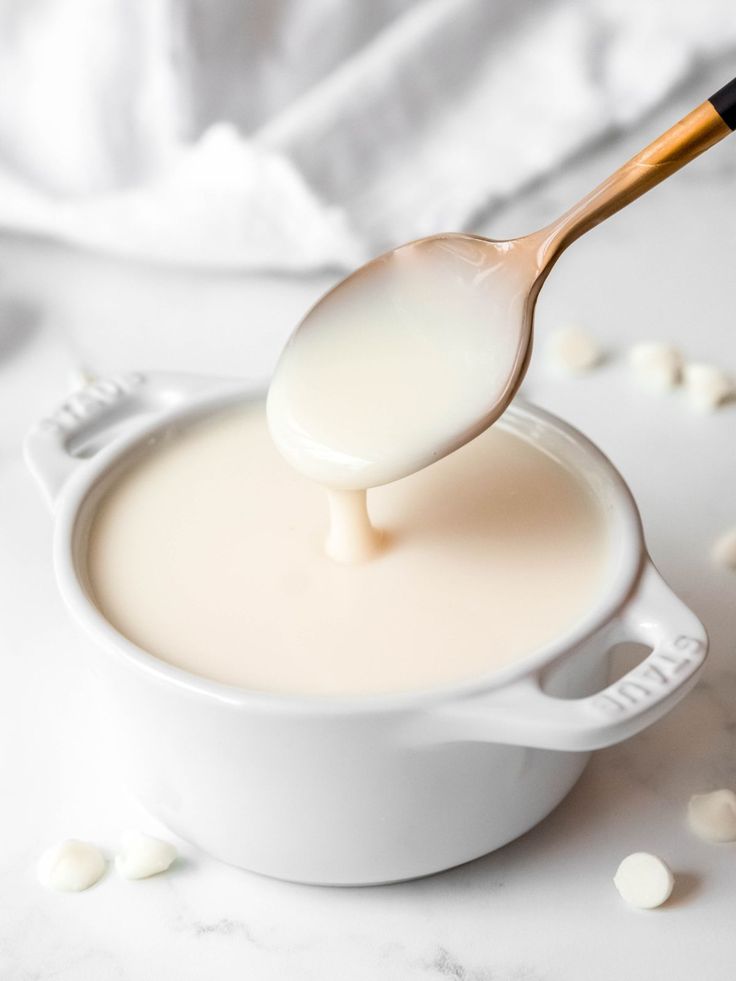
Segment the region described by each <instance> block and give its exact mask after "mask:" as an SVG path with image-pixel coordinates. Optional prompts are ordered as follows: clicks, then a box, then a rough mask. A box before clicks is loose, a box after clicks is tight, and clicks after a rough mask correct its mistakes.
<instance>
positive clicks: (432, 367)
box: [268, 235, 537, 489]
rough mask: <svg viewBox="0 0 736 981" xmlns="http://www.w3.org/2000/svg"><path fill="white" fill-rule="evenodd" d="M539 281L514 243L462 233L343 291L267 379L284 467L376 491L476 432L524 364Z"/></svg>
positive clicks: (427, 244)
mask: <svg viewBox="0 0 736 981" xmlns="http://www.w3.org/2000/svg"><path fill="white" fill-rule="evenodd" d="M536 272H537V265H536V253H535V252H534V251H533V250H532V249H531V248H529V247H527V248H526V249H525V248H524V247H523V246H522V245H521V244H520V242H519V241H517V242H502V243H491V242H485V241H479V240H475V239H473V238H472V237H468V236H459V235H458V236H447V237H441V238H438V239H431V240H425V241H420V242H416V243H412V244H410V245H406V246H403V247H402V248H400V249H397V250H396V251H395V252H392V253H389V254H387V255H386V256H383V257H381V258H379V259H376V260H375V261H374V262H372V263H369V264H368V265H367V266H365V267H364V268H363V269H361V270H359V271H358V272H357V273H355V274H354V275H353V276H352V277H350V278H349V279H348V280H346V281H345V282H344V283H342V284H340V285H339V286H338V287H337V289H335V290H334V291H333V292H331V293H328V294H327V295H326V296H325V297H323V298H322V299H321V300H320V301H319V302H318V303H317V304H316V305H315V307H314V308H313V309H312V310H311V311H310V313H309V314H308V315H307V317H306V318H305V319H304V321H303V323H302V325H301V326H300V327H299V329H298V330H297V331H296V332H295V333H294V335H293V336H292V338H291V340H290V341H289V343H288V344H287V346H286V348H285V349H284V352H283V353H282V355H281V359H280V361H279V363H278V366H277V368H276V372H275V374H274V377H273V380H272V382H271V386H270V389H269V393H268V418H269V425H270V428H271V433H272V435H273V438H274V442H275V443H276V445H277V447H278V448H279V450H280V452H281V453H282V454H283V456H284V457H285V459H286V460H288V462H289V463H290V464H291V465H292V466H293V467H295V469H297V470H298V471H300V473H303V474H305V475H306V476H307V477H310V478H311V479H312V480H315V481H317V482H318V483H321V484H324V485H326V486H328V487H336V488H347V489H357V488H369V487H375V486H379V485H381V484H386V483H389V482H390V481H393V480H396V479H398V478H400V477H404V476H406V475H408V474H411V473H414V472H415V471H416V470H419V469H420V468H421V467H425V466H427V465H428V464H430V463H433V462H435V461H436V460H437V459H439V458H441V457H443V456H445V455H446V454H447V453H449V452H451V451H452V450H454V449H455V448H456V447H457V446H459V445H461V444H462V443H464V442H467V440H468V439H470V438H472V436H474V435H477V433H479V432H481V431H482V430H483V429H485V428H486V427H487V426H488V425H489V424H490V423H491V422H492V421H493V420H494V419H495V418H496V417H497V415H498V414H499V411H500V409H501V408H502V403H503V404H505V403H504V398H505V394H506V393H507V392H508V390H509V386H510V384H511V383H512V382H513V381H514V379H516V378H517V374H518V370H519V366H520V365H523V364H524V363H525V358H526V354H527V350H528V344H529V339H530V334H529V324H528V323H527V319H526V318H527V313H528V307H527V301H528V298H529V291H530V289H531V286H532V283H533V282H534V279H535V277H536ZM494 407H495V409H496V411H494Z"/></svg>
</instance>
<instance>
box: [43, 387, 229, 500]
mask: <svg viewBox="0 0 736 981" xmlns="http://www.w3.org/2000/svg"><path fill="white" fill-rule="evenodd" d="M227 384H228V383H227V382H226V381H225V380H224V379H216V378H214V379H213V378H207V377H200V376H199V375H187V374H173V373H172V374H168V373H166V372H161V373H151V374H141V373H133V374H127V375H113V376H110V377H107V378H96V379H94V380H93V381H91V382H89V384H88V385H86V386H85V387H84V388H82V389H80V390H79V391H78V392H74V393H73V394H72V395H70V396H69V398H68V399H67V400H66V401H65V402H64V403H63V404H62V405H61V406H59V408H58V409H56V411H55V412H53V413H52V414H51V415H50V416H47V417H46V418H45V419H42V420H41V422H39V423H38V424H37V425H36V426H35V427H34V428H33V429H32V430H31V431H30V432H29V433H28V435H27V436H26V439H25V443H24V453H25V458H26V462H27V464H28V467H29V469H30V470H31V473H32V474H33V475H34V476H35V478H36V480H37V481H38V482H39V484H40V485H41V489H42V490H43V492H44V495H45V497H46V500H47V502H48V504H49V506H50V507H51V508H52V509H54V507H55V505H56V498H57V496H58V494H59V491H60V490H61V488H62V487H63V486H64V484H65V483H66V482H67V480H68V478H69V477H70V476H71V475H72V474H73V473H74V471H75V470H78V469H79V468H80V467H83V466H84V465H85V463H87V462H88V461H89V460H90V459H92V458H93V457H94V456H95V455H96V453H97V452H98V451H99V450H100V449H102V448H103V447H105V446H107V445H109V444H110V443H111V442H112V441H114V440H116V439H117V438H120V437H121V435H123V434H125V433H127V432H128V431H129V430H130V429H131V427H132V426H133V425H134V424H135V423H136V422H140V423H145V422H146V420H148V419H150V418H151V417H152V416H156V415H160V414H162V413H164V412H165V411H167V410H168V409H171V408H174V407H175V406H178V405H180V404H181V403H182V402H184V401H189V400H193V399H194V398H195V397H196V396H198V395H202V394H207V393H209V392H211V391H212V390H213V388H214V389H216V390H220V389H222V390H223V391H225V390H226V385H227Z"/></svg>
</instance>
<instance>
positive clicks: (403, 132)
mask: <svg viewBox="0 0 736 981" xmlns="http://www.w3.org/2000/svg"><path fill="white" fill-rule="evenodd" d="M735 45H736V14H735V12H734V7H733V3H732V2H731V0H698V2H697V3H695V2H692V0H0V226H5V227H9V228H22V229H26V230H31V231H37V232H42V233H47V234H49V235H52V236H57V237H60V238H63V239H68V240H70V241H73V242H77V243H82V244H86V245H90V246H92V247H98V248H100V249H102V250H105V251H109V252H113V253H121V254H127V255H134V256H138V257H144V258H155V259H158V260H163V261H167V262H177V263H178V262H183V263H189V264H196V265H202V266H208V267H213V266H214V267H229V268H233V267H234V268H267V269H292V270H294V269H300V270H306V269H315V268H320V267H324V266H329V267H343V268H344V267H350V266H352V265H355V264H356V263H357V262H359V261H360V260H361V259H364V258H366V257H367V256H369V255H372V254H375V253H376V252H377V251H380V250H382V249H384V248H386V247H388V246H393V245H396V244H398V243H399V242H401V241H405V240H408V239H411V238H414V237H417V236H420V235H423V234H428V233H433V232H438V231H445V230H459V229H464V228H472V227H473V225H474V223H476V222H477V220H478V216H479V215H481V214H482V213H483V212H485V211H487V209H488V208H489V207H491V206H494V205H498V204H499V203H502V202H504V201H506V200H508V199H509V198H510V197H512V196H513V195H515V194H517V193H518V192H519V191H520V190H521V189H523V188H524V187H526V186H528V185H529V184H530V182H532V181H535V180H538V179H540V178H542V177H543V176H544V175H545V174H548V173H549V172H550V171H551V170H553V169H554V168H555V167H557V166H559V165H560V164H561V163H563V162H564V161H567V160H569V159H571V158H572V157H573V156H574V155H575V154H577V153H579V152H580V151H581V150H583V149H585V148H586V147H589V146H591V145H592V144H594V143H595V142H596V141H600V140H601V139H603V138H605V137H608V136H611V135H613V134H615V133H616V132H617V131H620V130H621V129H622V128H626V127H628V126H631V124H632V123H634V122H636V121H638V120H640V119H641V118H642V117H643V116H644V115H645V114H646V113H648V112H650V111H651V110H652V109H653V108H655V107H657V106H658V105H659V104H660V103H661V102H662V101H663V100H664V99H665V98H667V97H668V96H669V95H671V94H672V92H673V91H674V90H676V88H677V86H679V85H681V84H683V83H684V82H687V81H688V80H689V79H691V78H693V77H695V76H696V75H697V74H698V73H699V72H702V70H703V68H704V67H705V66H707V64H708V63H709V62H711V61H712V60H713V59H715V58H718V57H720V56H723V55H724V54H726V53H728V52H730V51H732V50H733V49H734V46H735Z"/></svg>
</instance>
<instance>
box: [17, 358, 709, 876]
mask: <svg viewBox="0 0 736 981" xmlns="http://www.w3.org/2000/svg"><path fill="white" fill-rule="evenodd" d="M249 397H254V396H253V389H252V388H251V389H250V391H249V390H248V386H247V385H245V384H244V383H242V382H227V381H221V380H213V379H206V378H197V377H191V376H176V375H172V376H167V375H149V376H145V375H130V376H125V377H119V378H112V379H107V380H102V381H98V382H95V383H93V384H92V385H90V386H89V387H88V388H87V389H85V390H84V391H82V392H80V393H78V394H77V395H75V396H73V397H72V398H70V399H69V401H68V402H67V403H66V404H65V405H64V406H62V408H61V409H59V411H58V412H57V413H56V414H55V415H54V416H53V417H52V418H50V419H46V420H44V421H43V422H42V423H40V424H39V426H38V427H37V428H36V429H35V430H34V431H33V432H32V433H31V434H30V435H29V437H28V440H27V443H26V451H27V459H28V462H29V465H30V467H31V469H32V471H33V472H34V474H35V475H36V477H37V478H38V480H39V481H40V483H41V485H42V487H43V489H44V491H45V493H46V496H47V497H48V500H49V503H50V505H51V507H52V508H53V511H54V515H55V521H56V529H55V544H54V562H55V567H56V574H57V577H58V582H59V587H60V589H61V593H62V595H63V598H64V600H65V602H66V604H67V606H68V607H69V609H70V610H71V612H72V614H73V616H74V617H75V618H76V619H77V621H78V622H79V623H80V624H81V626H82V627H83V628H84V629H85V630H86V631H87V632H88V633H89V634H91V636H92V637H93V638H94V640H95V641H96V642H97V650H96V654H95V657H94V658H93V661H94V664H93V667H94V668H95V673H96V675H97V678H98V679H99V683H100V685H101V691H102V692H104V694H105V695H106V697H107V699H108V714H109V716H110V719H111V722H112V724H113V726H114V727H115V729H116V731H117V733H118V735H119V736H120V744H121V747H122V753H123V764H124V768H125V772H126V773H127V777H128V781H129V783H130V785H131V788H132V789H133V791H134V792H135V794H136V795H137V796H138V797H139V799H140V800H141V802H142V803H143V804H144V805H145V806H146V807H147V808H148V809H149V810H150V811H151V812H152V813H153V814H155V815H156V816H157V817H159V818H160V819H161V820H163V821H164V822H165V823H166V824H167V825H168V826H169V827H170V828H171V829H172V830H173V831H175V832H176V833H177V834H179V835H181V836H183V837H184V838H186V839H188V840H190V841H192V842H194V843H195V844H197V845H199V846H200V847H201V848H203V849H204V850H205V851H206V852H209V853H210V854H211V855H214V856H216V857H217V858H220V859H222V860H224V861H226V862H230V863H232V864H234V865H238V866H242V867H243V868H247V869H253V870H256V871H258V872H263V873H266V874H268V875H271V876H277V877H279V878H284V879H293V880H298V881H301V882H311V883H333V884H338V883H339V884H361V883H365V884H367V883H379V882H391V881H395V880H400V879H408V878H413V877H415V876H421V875H427V874H428V873H431V872H436V871H438V870H440V869H446V868H449V867H451V866H453V865H457V864H459V863H461V862H466V861H468V860H469V859H472V858H475V857H476V856H479V855H483V854H485V853H486V852H489V851H492V850H493V849H495V848H498V847H499V846H501V845H503V844H505V843H506V842H508V841H511V839H513V838H516V837H517V836H518V835H520V834H522V833H523V832H525V831H527V830H528V829H529V828H531V827H532V826H533V825H535V824H536V823H537V822H538V821H540V820H541V819H542V818H543V817H545V815H547V814H548V813H549V812H550V811H551V810H552V808H554V807H555V805H556V804H557V803H559V801H561V800H562V798H563V797H564V796H565V795H566V794H567V793H568V791H569V790H570V788H571V787H572V786H573V784H574V783H575V781H576V780H577V779H578V777H579V776H580V774H581V773H582V771H583V768H584V767H585V764H586V762H587V760H588V758H589V755H590V751H591V750H594V749H597V748H599V747H602V746H608V745H610V744H612V743H616V742H619V741H620V740H623V739H627V738H628V737H629V736H632V735H633V734H634V733H636V732H639V731H640V730H641V729H644V728H645V727H646V726H648V725H650V724H651V723H653V722H655V721H656V720H657V719H658V718H660V716H662V715H664V714H665V712H668V711H669V710H670V709H671V708H672V707H673V706H674V705H675V704H676V703H677V702H678V701H679V700H680V698H682V696H683V695H684V694H685V693H686V692H687V691H688V689H689V688H691V687H692V685H693V684H694V682H695V679H696V677H697V674H698V672H699V670H700V668H701V666H702V663H703V660H704V658H705V654H706V647H707V640H706V635H705V631H704V630H703V627H702V625H701V624H700V623H699V621H698V620H697V619H696V617H695V616H694V615H693V614H692V613H691V612H690V611H689V610H688V609H687V608H686V607H685V606H684V605H683V604H682V603H681V602H680V601H679V600H678V599H677V597H676V596H674V595H673V593H672V592H671V591H670V589H669V588H668V587H667V586H666V585H665V583H664V582H663V581H662V579H661V578H660V576H659V574H658V573H657V572H656V570H655V568H654V566H653V565H652V563H651V561H650V559H649V558H648V556H647V554H646V551H645V547H644V541H643V538H642V532H641V525H640V520H639V516H638V513H637V510H636V506H635V504H634V502H633V500H632V498H631V495H630V493H629V491H628V489H627V487H626V485H625V484H624V482H623V480H622V479H621V477H620V476H619V474H618V473H617V472H616V470H615V469H614V468H613V466H612V465H611V463H610V462H609V461H608V460H607V459H606V458H605V457H604V456H603V454H602V453H601V452H600V451H599V450H598V449H596V447H595V446H593V445H592V444H591V443H590V442H589V441H588V440H586V439H585V438H584V437H583V436H582V435H581V434H580V433H578V432H576V431H575V430H574V429H571V428H570V427H569V426H567V425H565V424H564V423H562V422H560V421H559V420H557V419H555V418H554V417H553V416H550V415H549V414H548V413H546V412H543V411H541V410H539V409H536V408H533V407H530V406H519V405H514V406H512V407H511V408H510V409H509V410H508V412H507V413H506V414H505V415H504V417H503V419H502V420H501V421H500V422H499V423H497V425H503V426H507V427H509V428H511V429H513V430H515V431H517V432H520V433H522V434H524V436H525V437H526V438H528V439H531V440H534V441H536V442H538V443H540V444H541V445H543V446H544V448H545V449H546V450H547V452H550V453H552V454H554V455H555V456H557V457H558V458H559V459H560V460H562V461H563V462H564V463H565V464H566V465H567V466H570V467H573V468H574V469H575V470H576V471H577V472H579V473H580V474H582V475H583V476H584V477H585V479H586V480H587V481H588V482H589V483H590V484H591V485H592V486H593V487H594V489H595V492H596V494H597V495H598V498H599V500H600V502H601V504H602V506H603V507H604V508H605V509H606V512H607V514H608V517H609V520H610V522H611V525H612V529H613V534H612V536H611V537H612V540H613V542H614V545H613V554H612V555H611V561H610V574H609V577H608V582H607V585H606V587H605V589H604V590H603V591H602V594H601V596H600V598H599V601H598V603H597V605H596V606H595V607H594V608H592V609H590V610H589V611H588V613H587V615H586V616H585V618H584V620H583V621H582V622H580V623H578V624H577V625H576V626H575V628H574V629H573V630H571V631H569V632H568V633H567V634H566V635H565V636H561V637H558V638H557V639H556V640H555V641H554V643H551V644H549V645H548V646H546V647H544V648H543V649H541V650H537V651H535V652H534V653H532V654H530V655H528V656H527V657H525V658H524V659H522V660H519V661H516V662H514V663H513V664H512V665H510V666H509V667H506V668H503V669H502V670H499V671H496V672H495V673H492V674H489V675H488V676H487V677H479V678H477V679H476V680H473V681H471V682H464V683H462V684H455V685H452V686H450V687H445V688H441V689H436V690H431V691H418V692H416V693H409V694H406V693H402V694H395V695H372V696H366V697H356V696H350V697H342V698H341V697H313V696H309V697H304V696H294V695H288V696H281V695H274V694H265V693H261V692H256V691H245V690H241V689H237V688H232V687H228V686H225V685H221V684H216V683H214V682H211V681H207V680H204V679H202V678H199V677H195V676H194V675H191V674H188V673H186V672H184V671H181V670H179V669H177V668H175V667H172V666H170V665H169V664H165V663H163V662H162V661H159V660H157V659H156V658H155V657H153V656H151V655H150V654H147V653H146V652H145V651H143V650H141V649H139V648H138V647H136V646H135V645H134V644H132V643H130V642H129V641H128V640H126V639H125V638H124V637H122V636H121V635H120V634H119V633H118V632H117V631H116V630H115V629H114V628H113V627H112V626H111V625H110V624H109V623H108V622H107V621H106V620H105V619H104V618H103V617H102V616H101V615H100V613H99V612H98V611H97V609H96V608H95V606H94V604H93V603H92V602H91V600H90V596H89V593H88V589H87V586H86V583H85V568H84V561H85V534H86V529H87V528H88V526H89V519H90V516H91V515H92V513H93V512H94V509H95V506H96V501H97V500H98V499H99V495H100V493H101V491H102V490H103V489H104V487H105V486H108V485H109V482H110V481H113V480H114V479H115V475H116V471H117V468H118V466H119V464H121V462H122V461H123V460H125V459H128V458H129V454H133V453H135V452H136V449H137V447H139V446H140V445H143V444H145V443H147V442H149V443H150V440H151V439H152V438H153V439H155V438H156V433H157V432H160V431H161V430H162V429H164V428H166V429H170V427H172V426H173V427H177V426H180V425H182V424H183V423H185V422H187V421H189V420H191V419H193V418H196V417H199V416H201V415H202V414H206V413H211V412H213V411H215V410H217V409H218V408H221V407H224V406H225V405H228V404H231V403H233V402H236V401H238V400H244V399H247V398H249ZM529 615H530V616H533V615H534V611H533V609H530V611H529ZM621 641H638V642H640V643H643V644H645V645H647V647H649V648H650V651H651V652H650V653H649V654H648V656H647V657H646V658H645V659H644V660H643V661H642V662H641V663H640V664H639V665H638V666H637V667H635V668H633V669H632V670H631V671H630V672H629V673H628V674H627V675H625V677H623V678H621V679H620V680H618V681H616V682H615V683H614V684H612V685H609V686H608V687H607V681H608V676H609V652H610V650H611V647H612V646H613V645H614V644H616V643H619V642H621ZM252 642H253V644H255V645H257V644H258V638H257V637H254V638H253V639H252ZM400 655H401V652H400V651H398V652H397V656H400Z"/></svg>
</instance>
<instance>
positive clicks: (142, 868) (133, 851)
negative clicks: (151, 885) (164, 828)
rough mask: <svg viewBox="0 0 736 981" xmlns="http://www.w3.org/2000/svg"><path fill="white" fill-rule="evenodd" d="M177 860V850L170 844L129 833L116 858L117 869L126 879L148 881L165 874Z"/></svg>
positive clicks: (137, 832)
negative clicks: (154, 876) (150, 878)
mask: <svg viewBox="0 0 736 981" xmlns="http://www.w3.org/2000/svg"><path fill="white" fill-rule="evenodd" d="M175 858H176V848H174V846H173V845H172V844H171V843H170V842H168V841H161V839H160V838H154V837H153V836H152V835H147V834H144V833H143V832H142V831H128V832H126V834H124V835H123V850H122V852H120V853H119V854H118V855H116V856H115V868H116V869H117V870H118V872H119V873H120V875H122V877H123V878H124V879H147V878H148V877H149V876H150V875H158V873H159V872H165V871H166V870H167V869H168V867H169V866H170V865H171V863H172V862H173V861H174V859H175Z"/></svg>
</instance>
